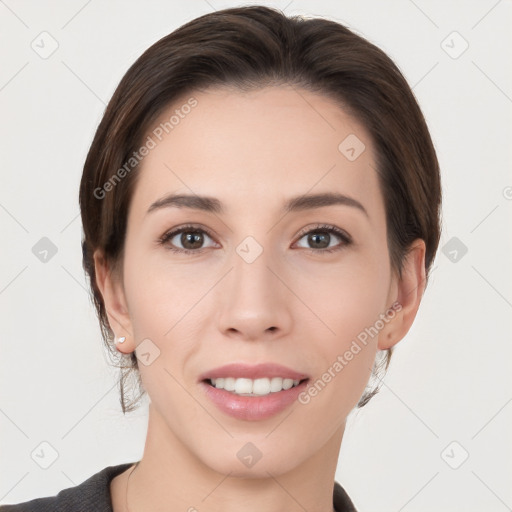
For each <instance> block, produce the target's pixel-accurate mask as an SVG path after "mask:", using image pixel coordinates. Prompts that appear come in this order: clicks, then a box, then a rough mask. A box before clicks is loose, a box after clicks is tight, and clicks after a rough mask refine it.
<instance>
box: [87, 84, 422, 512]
mask: <svg viewBox="0 0 512 512" xmlns="http://www.w3.org/2000/svg"><path fill="white" fill-rule="evenodd" d="M193 96H194V97H195V98H196V99H197V101H198V105H197V106H196V107H195V108H194V109H193V110H192V111H191V112H190V114H188V115H187V116H186V117H185V118H184V119H182V120H180V123H179V125H177V126H175V127H174V129H173V130H172V131H170V132H169V134H168V135H167V136H166V137H165V138H164V139H163V140H162V141H161V142H159V143H158V145H157V146H156V147H155V148H154V149H152V150H151V151H150V153H149V154H148V155H147V156H146V157H145V158H144V160H143V162H142V168H141V174H140V176H139V180H138V182H137V186H136V188H135V192H134V196H133V199H132V202H131V205H130V209H129V214H128V228H127V234H126V240H125V243H126V246H125V247H126V249H125V255H124V260H123V262H122V274H116V273H115V272H110V269H109V266H108V264H107V262H106V261H105V259H104V258H103V256H102V254H101V252H100V251H96V253H95V262H96V272H97V281H98V286H99V288H100V290H101V293H102V295H103V297H104V300H105V304H106V309H107V311H108V315H109V322H110V325H111V326H112V329H113V330H114V332H115V333H116V336H126V338H127V339H126V341H125V343H123V345H122V346H121V347H120V350H122V351H123V352H125V353H129V352H132V351H133V350H135V348H136V347H137V345H138V344H139V343H140V342H141V341H142V340H143V339H145V338H149V339H150V340H151V341H152V343H154V344H155V345H156V346H157V347H158V349H159V350H160V355H159V357H157V358H156V359H155V360H154V361H153V362H152V363H151V364H150V365H148V366H145V365H143V364H140V363H139V368H140V373H141V378H142V382H143V385H144V388H145V390H146V391H147V393H148V395H149V397H150V406H149V419H148V432H147V438H146V444H145V447H144V453H143V457H142V459H141V462H140V464H139V465H138V467H137V468H136V470H135V471H134V473H133V475H132V476H131V478H130V485H129V493H128V502H129V509H130V510H131V511H132V512H136V511H140V510H150V509H151V510H153V511H160V510H162V511H163V510H188V509H189V508H190V507H196V508H197V509H198V510H208V511H209V512H215V511H221V510H222V511H223V512H230V511H235V510H236V511H237V512H241V511H243V512H249V511H254V512H256V511H258V512H259V511H261V510H266V511H268V512H278V511H287V512H290V511H299V510H300V511H302V510H304V509H306V510H308V511H310V512H313V511H330V510H332V493H333V483H334V477H335V471H336V466H337V463H338V454H339V450H340V444H341V441H342V437H343V433H344V429H345V423H346V418H347V416H348V414H349V413H350V411H351V410H352V409H353V408H354V406H355V405H356V404H357V402H358V400H359V398H360V397H361V395H362V393H363V391H364V388H365V385H366V383H367V381H368V378H369V376H370V372H371V368H372V365H373V362H374V359H375V355H376V352H377V350H378V349H380V350H383V349H387V348H390V347H392V346H393V345H395V344H396V343H397V342H398V341H400V340H401V339H402V338H403V337H404V336H405V334H406V333H407V332H408V330H409V328H410V326H411V325H412V322H413V320H414V318H415V316H416V313H417V310H418V308H419V304H420V301H421V297H422V294H423V291H424V284H425V271H424V257H425V244H424V242H423V241H422V240H419V239H418V240H416V241H415V242H414V244H413V245H412V246H411V251H410V252H409V255H408V257H407V259H406V260H405V262H404V270H403V276H402V279H398V277H397V275H396V274H395V273H394V272H393V271H392V269H391V266H390V260H389V248H388V245H387V236H386V222H385V208H384V200H383V197H382V194H381V192H380V189H379V186H378V179H377V174H376V172H375V161H374V152H373V146H372V142H371V140H370V137H369V135H368V133H367V131H366V130H365V129H364V127H363V126H362V125H360V124H359V123H358V122H357V121H356V120H355V119H354V118H352V117H350V116H349V115H347V114H346V113H345V112H344V111H343V110H341V109H340V108H339V106H337V105H336V104H335V103H333V102H332V101H331V100H330V99H328V98H325V97H323V96H321V95H318V94H314V93H310V92H307V91H305V90H302V89H294V88H292V87H289V86H279V87H267V88H264V89H260V90H258V91H253V92H250V93H242V92H239V91H235V90H230V89H227V88H224V89H218V88H217V89H211V90H208V91H203V92H200V93H195V94H193ZM187 98H188V97H187ZM184 101H186V99H185V100H184ZM184 101H183V102H176V104H175V105H173V106H172V108H171V107H169V110H168V111H166V112H165V114H164V115H162V118H161V120H162V121H163V120H166V119H169V117H170V115H171V113H172V112H173V110H174V109H175V108H176V105H178V106H179V105H182V104H183V103H184ZM349 134H356V135H357V137H358V138H359V139H360V140H362V141H363V143H364V144H365V146H366V149H365V151H364V152H363V153H362V154H361V155H360V156H359V157H358V158H357V159H356V160H355V161H349V160H348V159H347V158H346V157H345V156H344V155H343V154H342V153H341V152H340V151H339V150H338V145H339V144H340V142H341V141H343V140H344V139H345V138H346V137H347V136H348V135H349ZM332 191H337V192H340V193H343V194H346V195H348V196H351V197H353V198H354V199H357V200H358V201H359V202H361V203H362V204H363V206H364V208H365V209H366V210H367V212H368V216H366V215H365V214H364V213H363V212H362V211H360V210H359V209H357V208H354V207H351V206H347V205H331V206H324V207H321V208H316V209H314V210H304V211H300V212H292V213H288V214H286V215H284V216H283V214H282V213H280V208H281V207H282V205H283V203H284V202H285V201H286V199H288V198H290V197H292V196H299V195H303V194H306V193H319V192H332ZM171 192H172V193H185V194H198V195H208V196H213V197H216V198H218V199H219V200H220V201H222V203H223V204H224V206H225V208H226V213H225V214H222V215H220V214H213V213H207V212H203V211H199V210H192V209H186V208H176V207H174V208H164V209H161V210H156V211H154V212H152V213H148V214H146V212H147V210H148V208H149V206H150V205H151V204H152V203H153V202H154V201H156V200H158V199H160V198H161V197H163V196H165V195H166V194H168V193H171ZM185 223H194V224H199V225H200V226H201V227H204V228H206V229H208V230H210V232H211V233H212V234H213V235H214V236H213V237H210V236H209V235H208V234H206V233H203V235H204V239H203V244H202V245H201V244H199V247H202V250H201V249H195V250H196V251H199V252H198V253H197V254H192V255H189V254H177V253H173V252H171V251H170V250H169V249H168V248H166V247H165V246H162V245H159V244H158V243H157V240H158V239H159V237H161V236H162V235H163V234H164V233H165V232H166V231H169V230H170V229H171V228H176V227H179V226H181V225H183V224H185ZM317 223H325V224H330V225H334V226H337V227H338V228H340V229H342V230H345V231H346V232H347V233H348V234H349V235H350V236H351V237H352V240H353V242H352V244H349V245H344V244H343V241H342V240H341V239H339V238H338V237H337V235H331V237H330V239H329V235H327V242H326V244H328V245H329V248H332V247H335V246H338V247H340V250H338V251H335V252H332V253H330V254H327V253H325V254H321V251H322V250H323V249H321V248H317V246H315V245H313V244H312V243H311V241H309V242H308V236H307V235H304V234H301V231H304V233H306V231H309V229H315V228H316V224H317ZM192 231H194V230H192ZM320 231H321V230H320ZM315 233H317V234H319V233H318V231H316V232H315ZM320 234H321V233H320ZM249 235H250V236H252V237H254V239H255V240H256V241H257V242H258V243H259V244H260V246H261V247H262V248H263V252H262V253H261V254H260V256H259V257H258V258H257V259H256V260H255V261H254V262H252V263H247V262H246V261H245V260H244V259H243V258H241V257H240V256H239V254H238V253H237V251H236V248H237V246H238V245H239V244H240V243H241V242H242V241H243V240H244V239H245V238H246V237H247V236H249ZM313 242H314V241H313ZM172 243H174V246H175V247H177V248H183V247H185V248H191V247H192V249H193V245H191V244H190V243H189V244H188V245H186V244H187V241H186V239H185V240H184V239H183V238H182V237H181V236H180V235H178V236H175V237H174V238H172ZM170 244H171V242H170V241H169V242H167V247H169V245H170ZM182 244H184V245H182ZM314 251H316V252H314ZM395 301H398V302H399V303H400V304H401V306H402V309H401V310H400V311H399V312H397V313H396V314H395V316H394V318H393V319H392V320H391V321H389V322H388V323H386V324H385V326H384V328H382V329H381V330H380V331H379V333H378V335H377V336H374V337H373V338H371V339H370V340H369V342H368V344H367V345H366V346H365V347H364V348H363V350H361V351H360V352H359V353H358V354H357V355H356V356H354V358H353V359H352V360H351V361H350V362H349V363H348V364H347V365H346V366H345V367H344V368H343V370H342V371H340V372H339V373H337V374H336V377H335V378H333V379H332V380H331V382H329V383H328V384H327V385H326V386H325V388H324V389H323V390H322V391H321V392H320V393H318V395H317V396H315V397H314V398H312V399H311V401H310V402H309V403H308V404H305V405H304V404H300V403H298V402H294V403H293V404H292V406H291V407H289V408H287V409H286V410H284V411H282V412H281V413H279V414H277V415H275V416H273V417H271V418H269V419H266V420H261V421H244V420H239V419H235V418H232V417H231V416H228V415H225V414H224V413H222V412H221V411H219V410H218V409H217V408H216V407H215V405H214V404H212V403H211V402H210V401H209V400H208V399H207V398H206V397H205V396H204V395H203V393H201V390H200V388H199V384H198V378H199V375H200V374H201V373H203V372H205V371H207V370H209V369H212V368H215V367H217V366H220V365H223V364H227V363H231V362H249V363H252V364H256V363H260V362H276V363H280V364H283V365H285V366H288V367H291V368H293V369H295V370H297V371H301V372H305V373H307V374H308V375H310V376H311V377H312V380H313V381H314V380H315V379H317V378H319V377H321V375H322V374H323V373H324V372H325V371H326V370H327V369H328V368H329V367H332V365H333V363H334V361H336V358H337V356H338V355H339V354H343V353H344V352H345V351H346V350H347V349H348V348H349V347H350V345H351V343H352V341H353V340H354V339H355V338H356V336H357V335H358V334H359V333H360V332H361V331H363V330H364V329H365V327H369V326H372V325H374V324H375V322H376V320H377V319H378V318H379V315H380V314H381V313H384V312H385V311H386V310H387V309H388V308H389V307H390V306H391V305H392V304H393V303H394V302H395ZM272 327H273V329H271V328H272ZM292 410H293V412H292V413H291V414H290V411H292ZM248 442H251V443H253V444H254V445H255V446H256V447H257V448H258V449H259V451H260V452H261V453H262V457H261V459H260V460H259V461H258V462H257V463H256V464H255V465H254V466H252V467H251V468H248V467H245V465H243V464H242V463H241V462H240V460H239V459H238V458H237V456H236V454H237V452H238V451H239V450H240V449H241V448H242V447H243V446H244V445H245V444H246V443H248ZM130 471H131V468H130V469H128V470H127V471H125V472H124V473H122V474H121V475H119V476H118V477H116V478H114V480H113V481H112V484H111V491H112V500H113V506H114V511H115V512H120V511H125V510H127V509H126V507H125V492H126V480H127V477H128V474H129V472H130ZM228 474H229V476H228V477H226V475H228ZM202 500H205V501H202ZM191 510H192V509H191Z"/></svg>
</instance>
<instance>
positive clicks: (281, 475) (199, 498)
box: [123, 404, 344, 512]
mask: <svg viewBox="0 0 512 512" xmlns="http://www.w3.org/2000/svg"><path fill="white" fill-rule="evenodd" d="M206 430H207V429H206V428H205V431H206ZM270 430H271V429H269V431H270ZM343 431H344V425H342V426H341V427H340V428H338V429H337V430H335V431H334V434H333V436H332V437H331V438H330V439H329V440H328V441H327V442H326V443H325V444H324V445H323V446H321V447H320V449H319V450H317V451H314V452H313V453H312V455H311V456H310V457H309V458H307V459H306V460H300V461H298V463H297V464H294V456H295V454H293V453H290V454H286V453H275V451H276V450H277V449H278V447H279V443H276V437H274V438H273V439H272V440H271V441H269V438H271V437H273V436H277V439H279V436H281V437H282V436H286V430H285V429H283V430H282V431H281V430H279V427H278V428H276V429H275V431H273V432H272V433H271V434H266V435H264V436H261V438H258V437H257V436H251V439H252V440H253V441H254V443H252V445H249V444H248V443H249V441H247V440H243V441H240V439H237V438H236V437H233V436H232V437H233V438H232V439H229V440H228V444H229V445H230V446H232V448H231V449H230V450H229V452H228V453H230V452H231V453H233V457H232V458H231V457H226V455H225V453H226V452H225V450H222V453H221V454H218V453H215V449H213V450H212V454H209V455H211V459H212V460H210V458H208V457H207V456H206V455H205V454H202V453H200V452H199V453H194V452H192V451H191V450H189V449H188V447H187V443H186V442H182V441H181V439H179V438H178V437H176V436H175V435H174V433H173V432H172V431H171V430H170V429H169V427H168V426H167V424H166V423H165V421H164V418H163V417H162V416H160V415H159V414H158V413H157V411H156V410H155V409H154V407H152V404H150V408H149V422H148V433H147V438H146V444H145V447H144V454H143V457H142V459H141V460H140V462H139V463H138V465H137V467H136V468H135V467H134V468H133V470H134V471H133V475H132V474H131V472H132V468H130V470H129V471H130V473H129V475H128V478H127V484H128V485H127V487H126V491H127V492H126V501H127V504H128V506H127V507H123V508H126V510H127V512H140V511H142V510H149V509H151V510H152V511H154V512H160V511H162V512H163V511H164V510H165V511H168V510H186V511H190V512H193V511H195V510H201V509H208V511H209V512H217V511H218V512H220V511H222V512H235V511H236V512H260V511H261V510H265V511H268V512H282V511H286V512H295V511H297V512H303V511H304V510H308V511H309V512H316V511H318V512H331V511H332V510H333V505H332V500H333V486H334V478H335V472H336V466H337V462H338V455H339V449H340V445H341V439H342V437H343ZM185 441H186V439H185ZM188 445H189V446H192V445H193V444H191V443H189V444H188ZM255 446H256V447H259V448H260V449H261V450H260V449H258V448H255ZM243 447H245V450H247V452H248V453H251V451H252V450H254V452H259V453H260V454H261V457H260V459H259V460H258V461H257V462H256V463H254V465H253V466H251V467H250V468H249V467H245V466H244V464H242V463H241V460H242V458H241V457H240V455H239V456H238V458H236V457H237V454H238V452H240V449H241V448H243ZM267 448H268V449H267ZM270 448H272V449H273V451H274V453H272V452H271V450H270ZM306 451H307V450H306ZM241 453H243V454H244V455H245V452H241ZM203 455H204V459H203ZM219 457H222V459H223V462H220V463H219ZM239 459H240V460H239Z"/></svg>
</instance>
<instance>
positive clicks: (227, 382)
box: [210, 377, 300, 396]
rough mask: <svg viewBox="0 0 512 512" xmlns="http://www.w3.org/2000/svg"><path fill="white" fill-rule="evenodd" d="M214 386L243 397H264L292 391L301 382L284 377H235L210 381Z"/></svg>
mask: <svg viewBox="0 0 512 512" xmlns="http://www.w3.org/2000/svg"><path fill="white" fill-rule="evenodd" d="M210 381H211V383H212V386H214V387H216V388H217V389H225V390H226V391H232V392H234V393H236V394H237V395H241V396H264V395H268V394H270V393H277V392H278V391H282V390H283V389H290V388H291V387H294V386H297V385H298V384H299V382H300V381H299V380H293V379H283V378H282V377H273V378H272V379H269V378H266V377H265V378H263V379H254V380H253V379H244V378H240V379H235V378H233V377H226V378H222V377H219V378H218V379H210Z"/></svg>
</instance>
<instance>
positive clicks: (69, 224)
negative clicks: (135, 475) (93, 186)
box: [0, 0, 512, 512]
mask: <svg viewBox="0 0 512 512" xmlns="http://www.w3.org/2000/svg"><path fill="white" fill-rule="evenodd" d="M248 3H249V2H246V3H243V2H221V1H215V0H209V1H203V0H195V1H188V2H170V1H159V2H156V1H153V2H142V1H138V2H135V1H131V2H127V1H123V2H121V1H109V2H105V1H99V0H92V1H89V2H87V1H85V0H73V1H64V0H61V1H46V2H37V1H32V2H29V1H15V0H0V43H1V44H0V51H1V66H0V109H1V124H0V130H1V132H0V141H1V144H2V150H1V166H0V169H1V170H0V172H1V179H2V181H1V183H2V185H1V189H0V223H1V236H2V249H1V251H0V254H1V266H0V314H1V324H0V329H1V331H0V332H1V357H0V371H1V373H0V377H1V380H0V432H1V436H0V443H1V444H0V503H15V502H19V501H24V500H28V499H32V498H36V497H41V496H47V495H52V494H55V493H57V492H58V491H59V490H61V489H63V488H66V487H70V486H74V485H77V484H79V483H80V482H82V481H83V480H85V479H86V478H88V477H89V476H91V475H92V474H93V473H95V472H97V471H99V470H100V469H102V468H103V467H105V466H107V465H115V464H120V463H123V462H133V461H136V460H138V459H139V458H140V457H141V455H142V450H143V445H144V440H145V434H146V419H147V416H146V415H147V401H146V402H145V405H144V406H143V407H142V408H141V409H139V410H138V411H137V412H135V413H132V414H129V415H127V416H126V417H124V416H123V414H122V413H121V409H120V405H119V398H118V392H117V385H116V379H117V376H118V374H117V371H115V370H112V369H110V368H109V367H108V364H107V359H106V356H104V354H103V348H102V342H101V339H100V331H99V327H98V323H97V320H96V317H95V312H94V310H93V307H92V305H91V304H90V302H89V299H88V295H87V293H86V289H85V286H86V281H85V278H84V273H83V271H82V267H81V248H80V239H81V224H80V217H79V215H78V212H79V210H78V185H79V180H80V176H81V170H82V166H83V162H84V159H85V156H86V152H87V149H88V146H89V144H90V142H91V141H92V137H93V134H94V131H95V129H96V127H97V124H98V123H99V121H100V119H101V116H102V113H103V110H104V108H105V105H106V102H107V101H108V100H109V98H110V96H111V95H112V93H113V91H114V89H115V87H116V85H117V83H118V82H119V80H120V79H121V77H122V75H123V74H124V73H125V71H126V70H127V69H128V67H129V66H130V65H131V64H132V62H133V61H134V60H135V59H136V58H137V57H138V56H139V55H140V54H141V53H142V52H143V51H144V50H145V49H146V48H147V47H148V46H150V45H151V44H152V43H154V42H155V41H157V40H158V39H160V38H161V37H163V36H164V35H166V34H168V33H169V32H171V31H172V30H174V29H175V28H177V27H178V26H180V25H181V24H183V23H185V22H186V21H189V20H191V19H193V18H195V17H197V16H199V15H201V14H205V13H208V12H211V11H213V10H214V9H215V10H218V9H222V8H225V7H231V6H236V5H246V4H248ZM250 3H253V2H250ZM264 3H265V4H267V5H272V6H276V7H279V8H281V9H284V10H285V12H286V14H296V13H306V14H310V15H319V16H323V17H327V18H330V19H334V20H336V21H340V22H342V23H344V24H346V25H347V26H348V27H349V28H351V29H353V30H355V31H356V32H357V33H359V34H361V35H363V36H365V37H367V38H368V39H369V40H370V41H372V42H373V43H375V44H377V45H378V46H379V47H380V48H382V49H383V50H384V51H386V52H387V53H388V54H389V55H390V57H391V58H392V59H393V60H394V61H395V62H396V63H397V64H398V66H399V67H400V69H401V70H402V71H403V73H404V75H405V76H406V78H407V79H408V81H409V83H410V84H411V86H412V87H413V90H414V93H415V94H416V96H417V98H418V101H419V103H420V105H421V107H422V110H423V112H424V114H425V116H426V119H427V122H428V124H429V127H430V129H431V133H432V137H433V139H434V142H435V145H436V148H437V151H438V157H439V160H440V163H441V167H442V179H443V187H444V193H443V200H444V209H443V213H444V232H443V235H442V239H441V244H440V250H439V253H438V255H437V258H436V261H435V263H434V266H435V270H434V272H433V274H432V279H431V282H430V283H429V286H428V288H427V292H426V294H425V296H424V299H423V303H422V305H421V307H420V311H419V314H418V317H417V319H416V322H415V324H414V326H413V328H412V329H411V331H410V333H409V334H408V335H407V337H406V338H405V339H404V340H403V341H402V342H401V343H400V344H399V345H398V348H397V351H396V353H395V356H394V360H393V362H392V364H391V367H390V370H389V372H388V375H387V377H386V379H385V380H384V385H383V387H382V390H381V392H380V394H379V395H378V396H377V397H375V398H374V399H373V400H372V401H371V402H370V403H369V405H368V406H367V407H365V408H364V409H363V410H361V411H359V412H356V413H353V414H351V416H350V418H349V424H348V427H347V431H346V434H345V439H344V441H343V444H342V449H341V454H340V459H339V465H338V470H337V473H336V479H337V480H338V481H339V482H341V483H342V485H344V487H345V488H346V489H347V491H348V493H349V494H350V496H351V497H352V498H353V500H354V502H355V504H356V506H357V507H358V510H360V511H361V512H366V511H379V512H385V511H396V512H398V511H402V510H403V511H406V512H413V511H432V510H439V511H456V510H457V511H458V510H464V511H466V512H468V511H481V510H485V511H497V512H498V511H504V510H511V507H512V489H511V486H510V482H511V481H512V461H511V444H512V438H511V436H510V426H511V423H512V421H511V420H512V403H511V402H512V386H511V366H512V358H511V352H512V348H511V347H512V344H511V343H510V342H511V325H510V318H511V312H512V311H511V308H512V286H511V271H510V266H511V265H510V261H511V260H510V256H511V252H512V251H511V245H512V244H511V236H510V233H511V224H512V223H511V211H512V200H511V199H512V176H511V173H510V169H511V154H510V147H511V141H512V137H511V135H512V134H511V131H512V129H511V126H512V124H511V111H512V108H511V107H512V71H511V67H510V62H511V60H510V57H511V55H510V54H511V48H512V41H511V39H512V35H511V34H512V32H511V30H510V27H511V26H512V24H511V22H512V5H511V2H510V0H502V1H496V0H489V1H487V0H485V1H471V2H469V1H464V2H462V1H460V2H454V1H451V2H444V1H431V2H427V1H425V0H423V1H420V0H415V1H414V2H413V1H412V0H394V1H388V2H379V1H377V0H373V1H369V0H368V1H359V2H358V1H356V0H353V1H348V0H347V1H317V2H305V1H300V0H294V1H291V2H290V1H289V0H284V1H275V2H264ZM43 31H47V32H48V33H49V34H51V37H52V38H54V39H55V40H56V41H57V42H58V48H57V50H56V51H55V52H54V53H53V54H52V55H51V56H49V57H48V58H46V59H43V58H41V56H40V55H39V54H38V53H37V52H36V51H35V50H34V49H33V48H32V47H31V45H34V46H36V45H39V47H40V48H41V47H42V46H43V44H44V47H45V48H46V49H48V48H51V46H50V45H51V40H50V39H48V37H49V36H46V35H44V36H39V35H40V33H41V32H43ZM454 31H456V32H457V33H458V34H459V35H457V34H455V35H454V34H453V32H454ZM41 37H45V38H46V39H45V42H44V43H41ZM461 38H463V39H464V40H465V41H467V43H468V44H469V46H468V48H467V50H466V51H464V52H463V53H462V54H460V55H459V53H460V51H461V50H462V49H463V48H464V46H463V44H464V43H463V40H462V39H461ZM33 41H34V43H33ZM443 41H444V42H443ZM39 51H40V52H41V51H42V49H39ZM455 57H456V58H455ZM42 237H48V238H49V239H50V240H51V241H52V242H53V244H55V246H56V247H57V253H56V254H55V255H54V256H53V257H51V258H49V259H48V261H47V262H46V263H44V262H42V261H40V260H39V259H38V258H37V257H36V256H35V255H34V254H33V252H32V248H33V246H34V245H35V244H36V243H37V242H38V241H39V240H40V239H41V238H42ZM454 237H456V239H455V240H452V239H453V238H454ZM446 244H458V245H455V246H453V247H452V245H448V246H447V248H446V249H445V252H446V254H444V253H443V247H445V246H446ZM461 244H464V245H465V246H466V247H467V253H466V254H463V253H462V251H461V250H460V247H461ZM454 247H455V250H456V251H458V252H457V254H455V253H454V252H451V254H450V251H453V248H454ZM455 256H456V260H455V261H452V260H453V259H454V257H455ZM333 405H334V404H333ZM454 441H455V444H451V443H453V442H454ZM43 442H46V443H49V444H50V445H51V446H52V447H53V449H55V450H56V451H57V453H58V458H57V460H55V462H54V463H53V464H52V465H51V466H50V467H49V468H48V469H42V468H41V467H40V464H42V463H43V464H44V463H45V458H46V463H48V462H50V460H51V449H50V448H49V447H48V446H47V445H41V443H43ZM447 447H448V448H447ZM466 452H467V454H468V455H469V456H468V458H467V460H465V461H464V462H463V463H462V465H460V464H461V462H462V461H463V458H464V456H465V455H466ZM43 453H44V456H43V455H42V454H43ZM31 454H33V455H32V456H33V458H32V456H31ZM36 454H39V457H38V456H37V455H36ZM36 461H37V462H36ZM459 465H460V466H459ZM451 466H452V467H451ZM456 466H459V467H458V469H454V468H453V467H456Z"/></svg>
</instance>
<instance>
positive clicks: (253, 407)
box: [200, 380, 307, 421]
mask: <svg viewBox="0 0 512 512" xmlns="http://www.w3.org/2000/svg"><path fill="white" fill-rule="evenodd" d="M200 385H201V388H202V389H203V391H204V392H205V393H206V395H207V396H208V398H209V399H210V400H211V401H212V402H213V403H214V404H215V405H216V406H217V407H218V408H219V409H220V410H221V411H222V412H223V413H225V414H228V415H229V416H232V417H234V418H237V419H239V420H247V421H258V420H264V419H266V418H270V417H272V416H274V415H275V414H278V413H280V412H281V411H284V410H285V409H286V408H287V407H288V406H290V405H291V404H292V403H293V402H294V401H295V400H296V399H297V397H298V395H299V394H300V393H301V392H302V391H303V390H304V389H305V388H306V385H307V380H304V381H302V382H301V383H300V384H299V385H298V386H295V387H293V388H290V389H286V390H283V391H277V392H275V393H269V394H268V395H263V396H240V395H236V394H235V393H231V392H230V391H226V390H225V389H217V388H215V387H213V386H211V385H210V384H208V383H207V382H204V381H203V382H201V383H200Z"/></svg>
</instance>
